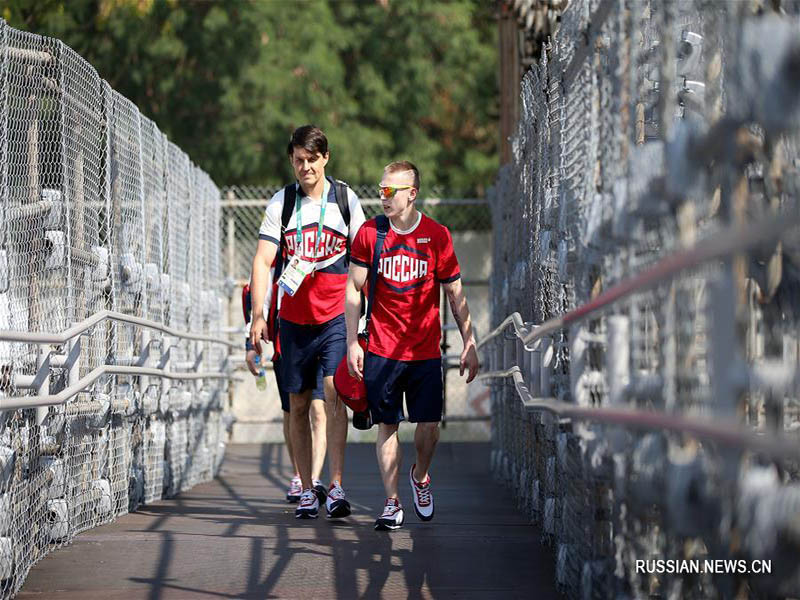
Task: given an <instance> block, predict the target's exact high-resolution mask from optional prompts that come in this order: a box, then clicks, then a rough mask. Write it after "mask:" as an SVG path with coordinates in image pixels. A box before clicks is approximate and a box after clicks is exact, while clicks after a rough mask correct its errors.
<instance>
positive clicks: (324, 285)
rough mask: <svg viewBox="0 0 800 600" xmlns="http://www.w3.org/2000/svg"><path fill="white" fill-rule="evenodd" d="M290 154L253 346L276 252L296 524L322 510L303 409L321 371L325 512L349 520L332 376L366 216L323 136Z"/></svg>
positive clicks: (258, 263) (302, 133) (263, 263)
mask: <svg viewBox="0 0 800 600" xmlns="http://www.w3.org/2000/svg"><path fill="white" fill-rule="evenodd" d="M287 153H288V155H289V160H290V162H291V164H292V168H293V169H294V174H295V177H296V179H297V183H296V184H290V185H288V186H286V187H285V188H284V189H282V190H281V191H279V192H278V193H277V194H275V195H274V196H273V197H272V199H271V200H270V202H269V204H267V208H266V211H265V215H264V220H263V222H262V224H261V229H260V231H259V241H258V248H257V250H256V255H255V257H254V259H253V286H252V290H251V291H252V295H253V322H252V325H251V328H250V339H251V343H252V344H253V346H254V347H255V348H256V350H257V351H258V352H259V353H260V351H261V344H260V342H261V340H262V339H267V337H268V336H267V324H266V320H265V316H264V314H263V308H262V307H263V304H264V302H263V301H264V297H265V295H266V291H267V287H268V285H269V283H270V282H269V269H270V265H272V261H273V259H274V258H275V255H276V253H278V251H279V249H280V251H281V255H282V256H283V257H284V259H285V262H284V264H286V265H287V266H286V268H285V269H284V270H283V273H282V275H281V278H280V280H279V284H280V286H279V287H280V291H279V293H280V296H279V302H280V305H279V310H278V316H279V336H280V345H281V354H282V358H281V379H282V383H283V385H284V386H285V388H286V390H287V391H288V392H289V399H290V404H291V411H290V428H289V429H290V434H291V438H292V446H293V449H294V453H295V458H296V460H297V465H298V470H299V471H300V479H301V482H302V487H303V493H302V494H301V497H300V502H299V503H298V506H297V509H296V510H295V517H297V518H316V517H317V515H318V511H319V500H318V498H317V496H316V495H315V494H314V492H313V489H312V480H311V431H310V426H309V420H308V410H309V405H310V403H311V390H312V389H313V388H314V385H315V379H316V372H317V369H318V368H319V367H321V368H322V374H323V385H324V390H325V401H326V402H325V404H326V410H327V413H328V419H327V430H328V431H327V438H328V465H329V471H330V479H331V484H330V488H329V489H328V497H327V500H326V510H327V513H328V517H330V518H338V517H344V516H347V515H349V514H350V504H349V503H348V502H347V500H346V499H345V494H344V490H343V489H342V485H341V482H342V470H343V466H344V445H345V441H346V439H347V411H346V409H345V407H344V405H341V406H339V407H338V408H336V407H335V404H336V401H337V400H336V398H337V396H336V390H335V389H334V387H333V374H334V372H335V371H336V367H337V366H338V364H339V362H340V361H341V359H342V358H343V357H344V355H345V353H346V330H345V322H344V293H345V285H346V283H347V271H348V264H349V245H350V242H351V241H352V240H353V239H354V238H355V235H356V233H357V232H358V229H359V227H361V224H362V223H363V222H364V212H363V210H362V208H361V204H360V202H359V201H358V196H356V194H355V193H354V192H353V191H352V190H351V189H350V188H348V187H347V186H345V185H344V184H342V183H341V182H338V181H336V180H334V179H333V178H330V177H326V176H325V165H327V163H328V159H329V156H330V155H329V152H328V140H327V138H326V137H325V134H324V133H323V132H322V130H320V129H319V128H318V127H314V126H312V125H305V126H303V127H299V128H298V129H296V130H295V132H294V134H293V135H292V139H291V140H290V142H289V145H288V147H287ZM345 196H346V197H345ZM284 224H285V225H284Z"/></svg>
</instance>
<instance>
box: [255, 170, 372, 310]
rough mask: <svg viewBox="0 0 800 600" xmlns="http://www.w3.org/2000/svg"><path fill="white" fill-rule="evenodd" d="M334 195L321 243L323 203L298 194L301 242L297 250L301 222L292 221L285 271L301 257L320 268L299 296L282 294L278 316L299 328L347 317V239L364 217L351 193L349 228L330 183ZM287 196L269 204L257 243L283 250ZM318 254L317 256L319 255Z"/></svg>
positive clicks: (329, 199) (286, 235) (276, 197)
mask: <svg viewBox="0 0 800 600" xmlns="http://www.w3.org/2000/svg"><path fill="white" fill-rule="evenodd" d="M328 181H329V183H330V190H329V193H328V196H327V198H326V206H325V222H324V223H323V224H322V236H321V238H320V240H319V244H318V243H317V233H318V230H319V221H320V215H321V212H322V211H321V210H320V208H321V206H320V201H319V200H318V199H317V200H314V199H311V198H308V197H307V196H304V195H303V192H302V190H301V189H300V188H299V186H298V188H297V197H298V198H299V199H300V222H301V223H300V234H301V235H300V239H301V246H300V247H299V248H298V247H297V217H296V214H295V211H294V210H292V217H291V219H290V220H289V223H288V224H287V225H286V232H285V233H284V238H285V240H286V249H287V252H288V257H286V259H285V262H284V265H286V264H287V263H288V261H289V260H291V258H292V257H293V256H295V255H296V254H299V255H301V256H303V258H305V259H306V260H311V261H313V262H315V263H316V265H315V271H314V272H313V273H312V274H311V275H309V276H307V277H306V278H305V280H304V281H303V284H302V285H301V286H300V288H299V289H298V290H297V292H296V293H295V295H294V296H289V295H288V294H283V290H280V292H279V294H280V295H279V298H278V302H279V307H280V308H279V311H280V312H279V314H280V317H281V318H282V319H286V320H287V321H291V322H292V323H297V324H299V325H318V324H321V323H326V322H328V321H330V320H331V319H333V318H335V317H338V316H339V315H341V314H343V313H344V288H345V285H346V284H347V237H348V236H349V237H350V240H351V241H352V240H353V239H354V238H355V234H356V232H357V231H358V229H359V227H361V224H362V223H363V222H364V211H363V210H362V209H361V203H360V202H359V201H358V196H356V194H355V192H353V190H351V189H350V188H347V201H348V205H349V207H350V226H349V228H348V226H347V224H346V223H345V221H344V217H343V216H342V214H341V212H340V211H339V205H338V204H337V203H336V193H335V189H334V185H333V183H334V181H333V179H331V178H328ZM283 192H284V190H283V189H281V190H280V191H279V192H278V193H277V194H275V195H274V196H273V197H272V199H271V200H270V201H269V203H268V204H267V208H266V211H265V214H264V220H263V221H262V223H261V229H260V230H259V232H258V238H259V239H261V240H267V241H270V242H273V243H274V244H276V245H280V237H281V214H282V212H283ZM315 251H316V255H315Z"/></svg>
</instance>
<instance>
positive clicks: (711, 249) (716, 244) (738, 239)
mask: <svg viewBox="0 0 800 600" xmlns="http://www.w3.org/2000/svg"><path fill="white" fill-rule="evenodd" d="M798 225H800V214H784V215H780V216H778V217H775V218H772V219H765V220H763V221H761V222H759V223H756V224H755V225H751V226H746V227H728V228H726V229H723V230H721V231H719V232H717V233H715V234H713V235H711V236H709V237H708V238H706V239H705V240H702V241H700V242H698V243H696V244H695V245H694V246H692V247H690V248H685V249H683V250H678V251H677V252H674V253H673V254H671V255H669V256H667V257H665V258H663V259H662V260H660V261H658V262H657V263H656V264H655V265H653V266H652V267H650V268H648V269H645V270H644V271H642V272H641V273H638V274H637V275H635V276H633V277H631V278H630V279H626V280H624V281H622V282H620V283H618V284H617V285H615V286H613V287H611V288H609V289H608V290H607V291H605V292H603V293H602V294H600V295H599V296H598V297H597V298H595V299H594V300H592V301H591V302H587V303H586V304H584V305H582V306H579V307H578V308H576V309H574V310H571V311H569V312H567V313H564V314H563V315H560V316H558V317H555V318H553V319H548V320H547V321H545V322H544V323H542V324H541V325H538V326H535V328H531V327H530V326H529V325H525V324H523V325H522V326H521V327H518V326H517V323H514V327H515V330H516V334H517V337H518V338H520V339H521V340H522V342H523V343H524V344H525V345H528V344H530V343H532V342H534V341H536V340H538V339H541V338H543V337H546V336H548V335H551V334H553V333H555V332H556V331H558V330H559V329H562V328H563V327H566V326H567V325H571V324H574V323H578V322H580V321H582V320H584V319H586V318H587V317H589V316H590V315H592V314H594V313H596V312H598V311H599V310H601V309H603V308H606V307H607V306H609V305H611V304H613V303H614V302H616V301H617V300H621V299H623V298H625V297H627V296H630V295H631V294H634V293H637V292H642V291H644V290H647V289H650V288H652V287H654V286H656V285H657V284H659V283H663V282H664V281H667V280H669V279H671V278H672V277H674V276H675V275H677V274H678V273H680V272H682V271H685V270H687V269H691V268H693V267H696V266H698V265H700V264H702V263H705V262H708V261H710V260H714V259H718V258H724V257H726V256H730V255H731V254H734V253H735V252H737V251H741V250H747V249H750V248H752V247H754V246H758V245H759V244H762V243H764V242H770V241H777V240H778V239H779V238H782V237H783V236H784V235H785V234H786V233H787V232H788V231H789V230H790V229H792V228H793V227H796V226H798ZM514 315H518V313H512V315H509V317H506V319H505V320H504V321H503V322H502V323H501V324H500V325H498V326H497V327H496V328H495V329H493V330H492V331H491V333H489V335H487V336H486V337H485V338H484V339H483V340H481V342H480V343H479V344H478V349H480V348H481V347H482V346H483V345H484V344H486V343H487V342H488V341H489V340H491V339H494V338H495V337H497V336H498V335H500V334H501V333H502V332H503V330H505V328H506V327H507V326H508V324H509V322H511V321H509V319H513V316H514ZM519 320H520V321H521V318H520V319H519ZM523 328H525V329H528V332H527V333H526V334H525V335H520V333H519V332H520V331H521V330H522V329H523Z"/></svg>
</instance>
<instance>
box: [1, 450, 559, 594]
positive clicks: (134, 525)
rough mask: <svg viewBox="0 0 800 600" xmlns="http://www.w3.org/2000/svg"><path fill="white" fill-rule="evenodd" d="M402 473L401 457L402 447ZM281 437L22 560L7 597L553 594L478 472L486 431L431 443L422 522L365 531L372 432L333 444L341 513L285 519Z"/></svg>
mask: <svg viewBox="0 0 800 600" xmlns="http://www.w3.org/2000/svg"><path fill="white" fill-rule="evenodd" d="M403 450H404V459H405V460H404V469H403V473H405V472H406V469H407V468H408V466H409V465H410V464H411V461H413V449H412V448H411V447H410V446H404V448H403ZM287 463H288V461H287V457H286V454H285V452H284V450H283V446H281V445H278V444H264V445H237V446H230V447H229V449H228V452H227V455H226V459H225V463H224V465H223V467H222V470H221V473H220V476H219V477H218V478H217V479H216V480H214V481H212V482H209V483H206V484H202V485H199V486H197V487H195V488H194V489H192V490H190V491H189V492H186V493H184V494H181V496H180V497H178V498H175V499H171V500H163V501H161V502H157V503H154V504H152V505H148V506H145V507H143V508H142V509H141V510H139V511H137V512H136V513H133V514H130V515H126V516H124V517H121V518H120V519H118V520H117V521H115V522H114V523H112V524H110V525H106V526H103V527H99V528H97V529H93V530H90V531H87V532H85V533H83V534H81V535H79V536H78V537H77V538H76V539H75V541H74V543H73V544H71V545H70V546H68V547H66V548H63V549H61V550H58V551H56V552H54V553H52V554H51V555H50V556H48V557H47V558H45V559H44V560H43V561H42V562H40V563H39V564H38V565H36V566H35V567H34V568H33V569H32V570H31V573H30V575H29V577H28V579H27V581H26V583H25V585H24V587H23V588H22V591H21V592H20V593H19V595H18V596H17V597H18V598H25V599H27V598H47V599H48V600H50V599H52V600H58V599H79V598H80V599H82V600H84V599H85V600H88V599H95V598H96V599H100V598H102V599H104V600H110V599H123V598H124V599H126V600H128V599H138V598H142V599H144V598H146V599H150V600H156V599H178V598H180V599H184V598H187V599H188V598H343V599H350V598H459V599H462V598H474V599H478V598H480V599H484V598H537V599H545V600H546V599H549V598H555V597H557V596H556V593H555V587H554V583H553V581H554V578H553V560H552V558H551V557H552V554H551V553H550V552H549V551H547V550H546V549H545V548H543V547H542V546H541V545H540V543H539V535H538V532H537V530H536V529H535V528H534V527H532V526H531V525H529V524H527V522H526V521H525V520H524V518H523V517H522V516H521V514H520V513H519V511H517V510H516V508H515V506H514V505H513V502H512V500H511V498H510V497H509V496H508V495H507V494H506V492H505V490H503V489H502V488H498V487H496V486H495V485H494V484H493V482H492V480H491V477H490V475H489V472H488V464H489V446H488V444H468V443H466V444H465V443H460V444H456V443H442V444H440V446H439V448H438V449H437V454H436V457H435V459H434V464H433V468H432V470H431V474H432V478H433V481H432V484H433V488H432V489H433V492H434V497H435V499H436V518H435V519H434V520H433V521H431V522H429V523H423V522H421V521H419V519H417V517H416V515H415V514H414V510H413V507H412V506H411V502H412V500H411V496H410V490H409V489H408V484H407V481H406V480H405V479H404V478H401V488H400V489H401V491H400V493H401V501H402V502H403V504H404V506H405V508H406V524H405V526H404V527H403V529H401V530H398V531H395V532H391V533H388V532H377V531H374V530H373V522H374V520H375V518H376V517H377V515H378V513H379V512H380V510H381V508H382V506H383V500H384V498H383V491H382V486H381V485H380V478H379V475H378V467H377V464H376V462H375V451H374V446H373V445H372V444H350V445H349V446H348V448H347V457H346V469H345V476H346V480H345V482H344V488H345V490H346V492H347V495H348V499H349V500H350V502H351V503H352V506H353V515H352V516H351V517H349V518H347V519H344V520H341V521H339V522H335V521H334V522H332V521H328V520H326V519H325V517H324V511H320V518H319V519H317V520H315V521H300V520H295V518H294V506H293V505H289V504H287V503H286V502H284V493H285V485H286V482H287V477H288V476H289V475H290V473H289V468H288V467H287Z"/></svg>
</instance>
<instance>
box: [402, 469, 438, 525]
mask: <svg viewBox="0 0 800 600" xmlns="http://www.w3.org/2000/svg"><path fill="white" fill-rule="evenodd" d="M416 466H417V465H411V470H410V471H409V472H408V481H409V483H410V484H411V491H412V492H413V493H414V512H415V513H417V516H418V517H419V518H420V519H422V520H423V521H430V520H431V519H432V518H433V494H432V493H431V475H430V473H428V476H427V477H426V478H425V481H422V482H420V481H417V480H416V479H414V467H416Z"/></svg>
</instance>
